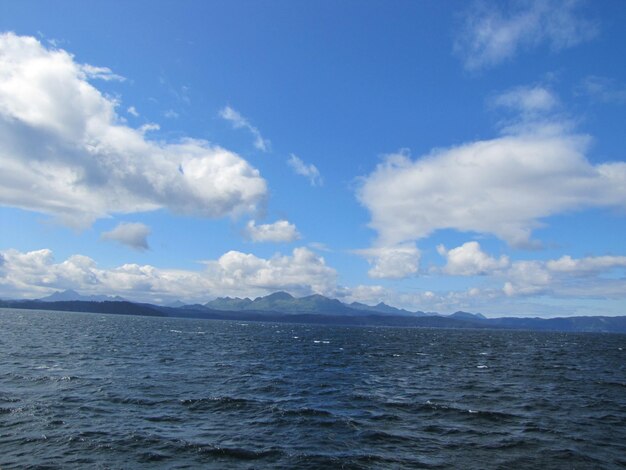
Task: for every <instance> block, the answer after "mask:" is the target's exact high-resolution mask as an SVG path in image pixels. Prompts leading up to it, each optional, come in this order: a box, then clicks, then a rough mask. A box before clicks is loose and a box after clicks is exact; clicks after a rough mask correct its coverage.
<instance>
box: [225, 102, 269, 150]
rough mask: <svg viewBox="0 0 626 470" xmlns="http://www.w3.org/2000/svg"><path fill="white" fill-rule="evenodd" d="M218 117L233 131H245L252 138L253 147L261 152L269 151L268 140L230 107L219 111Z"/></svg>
mask: <svg viewBox="0 0 626 470" xmlns="http://www.w3.org/2000/svg"><path fill="white" fill-rule="evenodd" d="M219 114H220V117H221V118H222V119H225V120H227V121H229V122H230V123H231V124H232V126H233V128H235V129H247V130H248V131H249V132H250V133H251V134H252V136H253V137H254V146H255V147H256V148H257V149H259V150H261V151H262V152H269V151H270V149H271V143H270V141H269V140H268V139H265V138H264V137H263V136H262V135H261V132H260V131H259V129H257V128H256V127H254V126H253V125H252V124H250V121H248V120H247V119H246V118H245V117H243V116H242V115H241V114H239V112H237V111H236V110H235V109H233V108H231V107H230V106H225V107H224V108H222V109H221V110H220V113H219Z"/></svg>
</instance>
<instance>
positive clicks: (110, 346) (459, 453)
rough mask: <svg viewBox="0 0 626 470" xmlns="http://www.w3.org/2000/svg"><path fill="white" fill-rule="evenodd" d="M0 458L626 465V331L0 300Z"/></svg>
mask: <svg viewBox="0 0 626 470" xmlns="http://www.w3.org/2000/svg"><path fill="white" fill-rule="evenodd" d="M0 353H1V355H2V356H1V362H0V467H1V468H3V469H9V468H28V467H32V468H37V467H41V468H44V467H45V468H72V467H75V468H154V467H163V468H198V467H202V468H218V469H221V468H298V469H300V468H355V469H358V468H398V469H400V468H542V469H550V468H577V469H578V468H624V467H625V466H626V426H624V423H625V422H626V336H625V335H609V334H572V333H533V332H520V331H481V330H443V329H399V328H398V329H397V328H358V327H337V326H332V327H330V326H328V327H326V326H308V325H290V324H272V323H254V322H250V323H241V322H226V321H211V320H191V319H167V318H153V317H131V316H117V315H100V314H80V313H61V312H37V311H20V310H10V309H6V310H0Z"/></svg>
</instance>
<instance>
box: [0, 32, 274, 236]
mask: <svg viewBox="0 0 626 470" xmlns="http://www.w3.org/2000/svg"><path fill="white" fill-rule="evenodd" d="M96 78H98V79H105V80H116V79H119V78H118V77H117V76H115V74H112V72H110V70H109V69H106V68H103V67H93V66H90V65H84V64H79V63H76V62H75V60H74V58H73V57H72V55H70V54H69V53H68V52H66V51H64V50H61V49H48V48H46V47H44V46H43V45H42V44H41V43H40V42H39V41H37V39H35V38H32V37H22V36H17V35H15V34H12V33H8V34H2V35H0V166H1V167H2V172H1V173H0V204H3V205H7V206H13V207H18V208H21V209H26V210H32V211H37V212H42V213H46V214H50V215H53V216H54V217H56V218H58V219H59V220H61V221H62V222H64V223H66V224H68V225H72V226H76V227H85V226H88V225H90V224H91V223H92V222H93V221H94V220H96V219H98V218H101V217H106V216H108V215H110V214H114V213H133V212H140V211H150V210H155V209H167V210H169V211H171V212H173V213H177V214H188V215H194V216H200V217H223V216H237V215H240V214H242V213H254V212H255V211H256V210H257V209H258V207H259V206H260V205H262V204H263V203H264V201H265V199H266V196H267V187H266V182H265V181H264V179H263V178H262V177H261V176H260V174H259V172H258V170H256V169H254V168H253V167H252V166H251V165H250V164H249V163H248V162H246V161H245V160H244V159H243V158H241V157H239V156H238V155H236V154H234V153H233V152H230V151H228V150H225V149H223V148H220V147H218V146H215V145H212V144H209V143H208V142H206V141H203V140H194V139H185V140H181V141H180V142H177V143H166V142H157V141H151V140H147V139H146V137H145V135H144V132H146V129H143V130H142V129H134V128H131V127H129V126H127V125H125V124H124V121H123V119H121V118H120V117H119V116H118V115H117V113H116V106H117V103H116V102H115V101H114V100H112V99H110V98H108V97H106V96H104V95H103V94H102V93H100V92H99V91H98V90H97V89H96V88H95V87H94V86H93V85H92V84H91V83H90V82H89V80H90V79H96ZM152 129H153V128H152ZM147 130H151V129H147Z"/></svg>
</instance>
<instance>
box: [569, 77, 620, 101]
mask: <svg viewBox="0 0 626 470" xmlns="http://www.w3.org/2000/svg"><path fill="white" fill-rule="evenodd" d="M579 90H582V91H583V92H584V93H586V94H587V95H589V96H590V97H591V98H592V99H594V100H597V101H600V102H602V103H609V104H626V85H621V84H619V83H617V82H616V81H615V80H612V79H610V78H606V77H598V76H596V75H591V76H589V77H586V78H585V79H584V80H583V81H582V84H581V86H580V87H579Z"/></svg>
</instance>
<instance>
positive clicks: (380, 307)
mask: <svg viewBox="0 0 626 470" xmlns="http://www.w3.org/2000/svg"><path fill="white" fill-rule="evenodd" d="M348 307H350V308H352V309H355V310H361V311H368V312H376V313H381V314H385V315H410V316H416V317H425V316H429V315H428V314H427V313H424V312H421V311H417V312H410V311H408V310H405V309H403V308H396V307H392V306H390V305H387V304H386V303H384V302H380V303H379V304H377V305H373V306H372V305H366V304H362V303H360V302H352V303H351V304H349V305H348Z"/></svg>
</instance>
